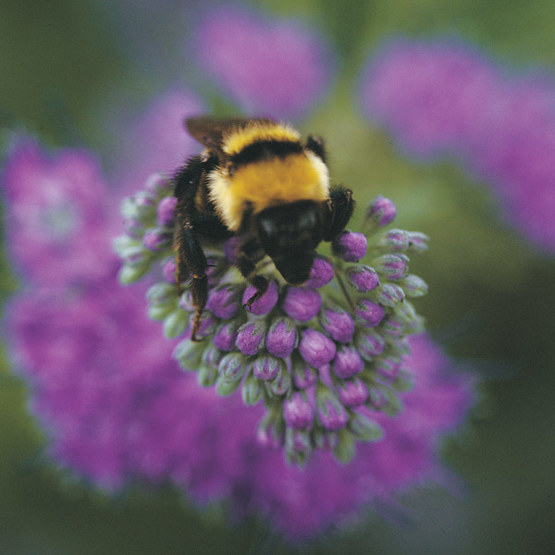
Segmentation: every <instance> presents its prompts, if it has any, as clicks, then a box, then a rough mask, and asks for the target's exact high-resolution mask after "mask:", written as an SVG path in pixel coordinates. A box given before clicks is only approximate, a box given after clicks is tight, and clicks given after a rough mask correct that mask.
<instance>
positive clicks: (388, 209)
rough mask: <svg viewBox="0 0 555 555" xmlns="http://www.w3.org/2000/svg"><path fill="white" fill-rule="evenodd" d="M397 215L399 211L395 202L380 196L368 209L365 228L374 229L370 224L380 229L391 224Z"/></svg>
mask: <svg viewBox="0 0 555 555" xmlns="http://www.w3.org/2000/svg"><path fill="white" fill-rule="evenodd" d="M396 215H397V209H396V208H395V204H393V201H391V200H389V199H388V198H385V197H382V196H378V197H376V198H375V199H374V200H373V201H371V202H370V204H369V205H368V206H367V208H366V213H365V217H364V220H365V221H364V222H363V226H364V225H365V224H366V227H372V226H371V225H369V224H370V223H372V224H375V225H377V226H379V227H383V226H386V225H388V224H390V223H391V222H392V221H393V220H394V219H395V216H396Z"/></svg>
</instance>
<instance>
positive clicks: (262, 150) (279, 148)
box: [230, 141, 303, 166]
mask: <svg viewBox="0 0 555 555" xmlns="http://www.w3.org/2000/svg"><path fill="white" fill-rule="evenodd" d="M302 152H303V146H302V145H301V143H299V142H297V141H257V142H255V143H251V144H250V145H248V146H246V147H245V148H243V149H242V150H241V151H240V152H238V153H237V154H234V155H233V156H231V157H230V158H231V162H232V164H233V165H234V166H240V165H242V164H250V163H252V162H259V161H260V160H271V159H272V158H275V157H278V158H285V157H286V156H289V155H290V154H301V153H302Z"/></svg>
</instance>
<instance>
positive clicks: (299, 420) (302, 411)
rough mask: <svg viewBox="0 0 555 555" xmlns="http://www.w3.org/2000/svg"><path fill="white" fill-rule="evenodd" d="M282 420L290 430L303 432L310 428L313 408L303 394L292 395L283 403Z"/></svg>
mask: <svg viewBox="0 0 555 555" xmlns="http://www.w3.org/2000/svg"><path fill="white" fill-rule="evenodd" d="M283 418H284V419H285V423H286V424H287V425H288V426H291V427H292V428H297V429H299V430H303V429H306V428H310V427H311V426H312V420H313V419H314V408H313V406H312V405H311V403H310V402H309V401H308V399H307V397H306V395H305V394H303V393H293V395H292V396H291V398H290V399H287V400H286V401H285V402H284V403H283Z"/></svg>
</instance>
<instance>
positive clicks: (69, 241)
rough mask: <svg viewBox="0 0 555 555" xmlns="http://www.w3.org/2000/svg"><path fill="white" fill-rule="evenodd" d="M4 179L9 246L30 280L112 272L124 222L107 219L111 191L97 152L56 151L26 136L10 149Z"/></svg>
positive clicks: (53, 281)
mask: <svg viewBox="0 0 555 555" xmlns="http://www.w3.org/2000/svg"><path fill="white" fill-rule="evenodd" d="M1 180H2V191H3V194H4V196H5V199H6V203H7V213H6V219H7V224H8V225H7V228H6V229H7V241H8V248H9V251H10V253H11V254H12V256H13V259H14V262H15V264H16V266H17V267H18V268H19V269H21V270H22V271H23V272H24V273H25V274H26V276H27V278H28V279H30V280H32V281H33V282H36V283H39V284H43V283H45V284H48V285H50V286H51V285H56V286H59V285H68V284H69V283H71V282H79V281H82V280H95V279H98V278H100V277H101V276H102V275H104V274H106V273H107V264H108V261H111V262H113V260H112V258H111V256H110V252H109V250H108V249H109V245H110V241H111V237H110V236H111V235H112V234H113V233H114V231H115V230H116V229H117V227H118V226H117V225H114V224H115V223H116V220H115V219H112V220H111V225H110V224H109V225H107V223H106V220H107V216H108V213H109V210H110V208H111V207H110V206H108V205H106V204H105V203H104V201H103V199H104V197H105V196H107V195H109V190H108V187H107V185H106V183H105V181H104V177H103V175H102V172H101V169H100V165H99V163H98V160H97V159H96V158H95V157H94V156H92V155H91V154H90V153H88V152H86V151H84V150H69V149H64V150H61V151H60V152H58V154H57V155H56V156H52V155H50V154H49V153H47V152H45V151H44V150H43V149H41V148H40V147H39V145H38V144H37V143H36V142H34V141H33V140H32V139H30V138H25V137H22V138H19V139H18V140H15V141H14V143H13V144H12V145H11V147H10V149H9V152H8V155H7V157H6V162H5V167H4V170H3V172H2V176H1ZM115 204H116V207H117V205H118V203H117V202H116V203H115ZM114 215H115V214H114Z"/></svg>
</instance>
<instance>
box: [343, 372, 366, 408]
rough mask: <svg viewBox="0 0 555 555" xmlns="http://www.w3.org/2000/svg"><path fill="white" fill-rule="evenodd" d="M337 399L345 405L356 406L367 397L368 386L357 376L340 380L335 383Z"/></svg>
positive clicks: (362, 402)
mask: <svg viewBox="0 0 555 555" xmlns="http://www.w3.org/2000/svg"><path fill="white" fill-rule="evenodd" d="M336 389H337V395H338V396H339V400H340V401H341V402H342V403H343V405H345V406H346V407H358V406H360V405H363V404H364V403H365V402H366V400H367V399H368V388H367V387H366V385H365V384H364V382H362V381H361V380H359V379H358V378H355V379H353V380H342V381H340V382H339V383H338V384H337V385H336Z"/></svg>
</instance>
